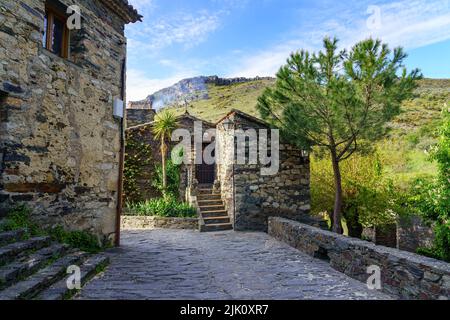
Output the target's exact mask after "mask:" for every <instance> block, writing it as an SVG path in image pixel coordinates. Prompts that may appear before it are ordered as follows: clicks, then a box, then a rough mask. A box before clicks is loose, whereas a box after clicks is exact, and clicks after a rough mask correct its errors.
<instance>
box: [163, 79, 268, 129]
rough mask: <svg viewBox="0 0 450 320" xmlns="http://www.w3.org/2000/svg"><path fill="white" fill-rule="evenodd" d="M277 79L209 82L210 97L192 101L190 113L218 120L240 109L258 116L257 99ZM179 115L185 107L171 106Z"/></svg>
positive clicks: (208, 119)
mask: <svg viewBox="0 0 450 320" xmlns="http://www.w3.org/2000/svg"><path fill="white" fill-rule="evenodd" d="M274 83H275V80H255V81H250V82H244V83H236V84H231V85H227V86H216V85H214V84H207V85H206V86H207V90H208V95H209V99H206V100H197V101H193V102H191V103H190V106H189V108H188V110H189V113H191V114H192V115H195V116H197V117H199V118H201V119H204V120H207V121H211V122H216V121H218V120H219V119H221V118H222V117H223V116H225V115H226V114H227V113H228V112H229V111H230V110H232V109H238V110H241V111H243V112H246V113H249V114H251V115H254V116H258V111H257V110H256V101H257V99H258V97H259V96H260V95H261V94H262V93H263V91H264V89H265V88H267V87H268V86H270V85H273V84H274ZM168 109H170V110H173V111H174V112H175V113H176V114H177V115H178V114H182V113H184V112H185V110H186V109H185V108H184V107H169V108H168Z"/></svg>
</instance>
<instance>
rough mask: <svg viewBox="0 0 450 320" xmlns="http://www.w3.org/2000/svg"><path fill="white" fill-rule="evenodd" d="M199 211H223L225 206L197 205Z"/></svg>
mask: <svg viewBox="0 0 450 320" xmlns="http://www.w3.org/2000/svg"><path fill="white" fill-rule="evenodd" d="M198 207H199V208H200V211H214V210H215V211H224V210H225V206H224V205H223V204H214V205H199V206H198Z"/></svg>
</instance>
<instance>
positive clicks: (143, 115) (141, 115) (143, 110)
mask: <svg viewBox="0 0 450 320" xmlns="http://www.w3.org/2000/svg"><path fill="white" fill-rule="evenodd" d="M155 115H156V111H155V110H153V109H152V107H151V105H150V104H146V105H145V104H137V103H133V102H130V103H128V106H127V109H126V119H127V128H131V127H135V126H138V125H142V124H146V123H150V122H152V121H153V119H154V118H155Z"/></svg>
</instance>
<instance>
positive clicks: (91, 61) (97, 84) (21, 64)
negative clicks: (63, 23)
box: [0, 0, 126, 240]
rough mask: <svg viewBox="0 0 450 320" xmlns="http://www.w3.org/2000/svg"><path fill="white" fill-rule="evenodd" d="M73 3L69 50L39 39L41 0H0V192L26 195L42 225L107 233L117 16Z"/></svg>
mask: <svg viewBox="0 0 450 320" xmlns="http://www.w3.org/2000/svg"><path fill="white" fill-rule="evenodd" d="M61 2H62V3H63V4H65V5H73V4H76V5H79V6H80V8H81V13H82V16H83V20H82V29H81V30H79V31H73V32H72V31H71V40H70V51H71V54H70V57H69V59H63V58H60V57H58V56H56V55H54V54H52V53H50V52H49V51H47V50H45V49H43V47H42V36H43V31H44V12H45V7H44V5H45V1H42V0H21V1H12V0H11V1H10V0H7V1H1V2H0V61H1V63H0V91H1V107H0V108H1V109H0V114H1V119H0V121H1V122H0V138H1V139H0V150H1V154H2V163H1V167H2V169H1V171H0V174H1V176H0V186H1V189H0V201H1V205H2V207H3V208H5V207H8V206H10V205H11V204H12V203H16V202H22V201H23V202H26V203H28V204H29V206H30V207H31V208H32V209H33V216H34V218H36V219H37V220H38V221H40V222H41V223H43V224H44V225H46V224H55V223H58V224H62V225H64V226H65V227H66V228H69V229H84V230H88V231H91V232H94V233H96V234H98V235H101V236H102V237H103V238H104V240H106V239H108V240H112V239H113V238H114V234H115V217H116V206H117V198H118V194H117V190H118V172H119V169H118V167H119V150H120V130H119V122H118V121H117V120H115V119H114V118H113V116H112V105H113V99H114V98H122V99H125V97H122V95H121V92H122V89H123V88H122V83H123V82H122V80H123V79H122V75H123V66H124V61H125V54H126V39H125V37H124V23H125V22H124V21H122V20H121V19H120V18H119V17H118V16H117V15H116V14H115V13H114V12H112V11H110V10H109V9H107V8H106V7H105V6H104V5H103V4H102V3H101V2H100V1H99V0H70V1H69V0H61Z"/></svg>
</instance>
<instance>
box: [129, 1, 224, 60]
mask: <svg viewBox="0 0 450 320" xmlns="http://www.w3.org/2000/svg"><path fill="white" fill-rule="evenodd" d="M219 21H220V20H219V15H218V14H211V13H209V12H207V11H206V10H202V11H199V12H197V13H195V14H191V13H186V12H177V13H174V14H173V15H171V16H166V17H161V18H159V19H157V20H155V21H152V22H151V23H146V24H144V25H143V26H141V28H140V29H135V30H133V31H132V32H131V34H130V37H129V38H130V40H131V44H130V47H131V48H132V49H138V48H143V49H146V50H152V51H155V50H160V49H163V48H166V47H169V46H171V45H173V44H181V45H183V46H184V47H185V48H191V47H194V46H196V45H198V44H200V43H202V42H203V41H205V40H206V39H207V37H208V35H209V34H210V33H211V32H213V31H215V30H216V29H217V28H218V27H219Z"/></svg>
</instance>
